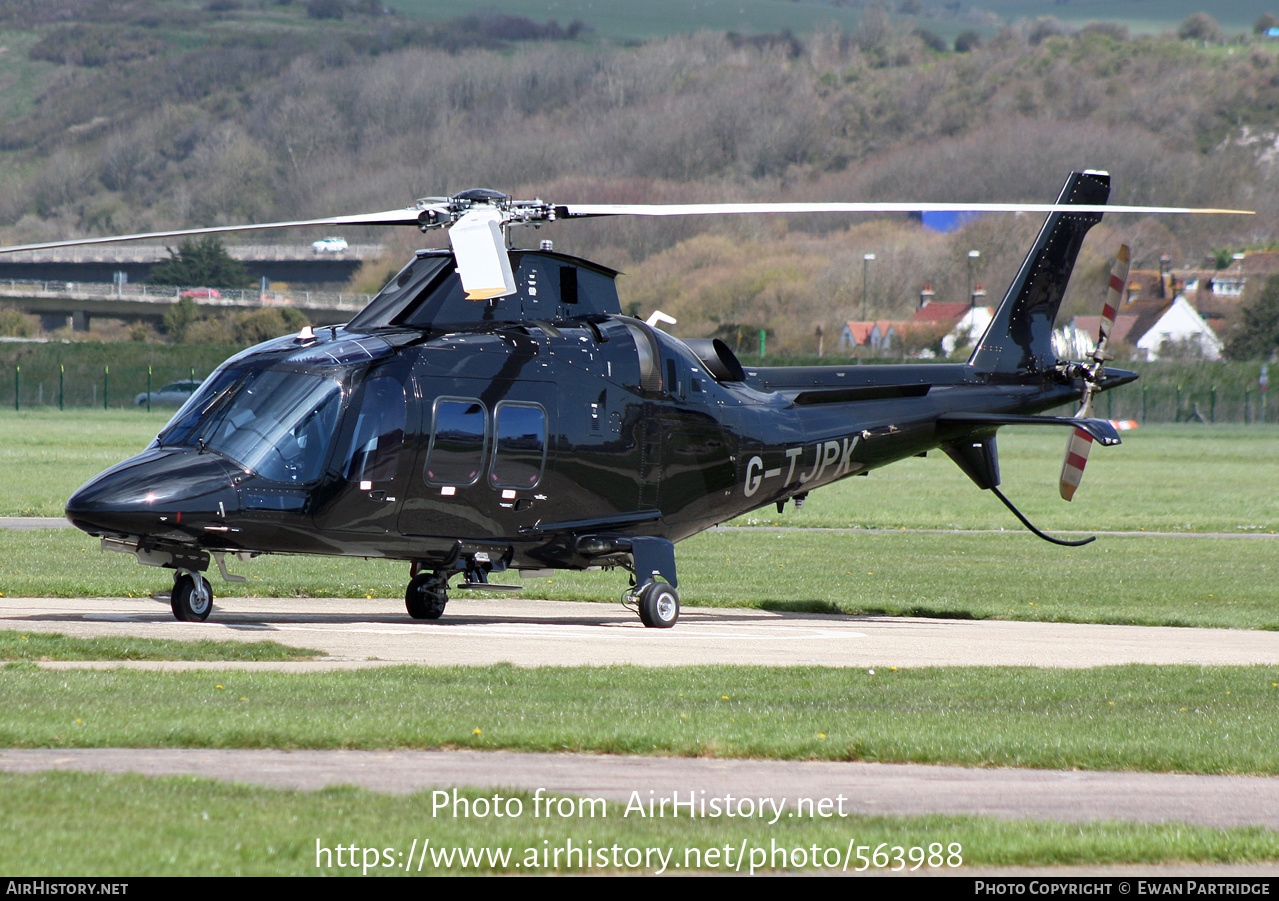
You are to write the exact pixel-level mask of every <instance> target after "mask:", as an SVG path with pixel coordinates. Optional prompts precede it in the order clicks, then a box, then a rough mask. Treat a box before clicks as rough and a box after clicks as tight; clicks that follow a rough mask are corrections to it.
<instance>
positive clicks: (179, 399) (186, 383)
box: [133, 379, 202, 407]
mask: <svg viewBox="0 0 1279 901" xmlns="http://www.w3.org/2000/svg"><path fill="white" fill-rule="evenodd" d="M201 381H202V380H201V379H182V380H181V381H177V382H169V384H167V385H165V386H164V387H163V388H157V389H156V390H154V391H152V392H151V406H153V407H154V406H163V405H167V406H174V407H180V406H182V405H183V404H184V403H186V402H187V400H188V399H189V398H190V397H191V395H192V394H194V393H195V392H196V389H197V388H199V387H200V384H201ZM133 403H134V404H135V405H136V406H139V407H145V406H146V405H147V393H146V392H145V391H143V392H142V393H141V394H139V395H138V396H137V397H135V398H134V399H133Z"/></svg>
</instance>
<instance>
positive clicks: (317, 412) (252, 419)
mask: <svg viewBox="0 0 1279 901" xmlns="http://www.w3.org/2000/svg"><path fill="white" fill-rule="evenodd" d="M341 401H342V385H341V384H340V383H339V382H337V381H335V380H333V379H329V378H321V377H319V376H314V375H306V374H303V373H297V372H277V371H273V370H269V369H268V370H258V371H254V372H245V371H242V370H234V369H228V370H225V371H223V372H221V373H219V374H218V376H217V377H216V378H215V379H212V380H210V383H209V384H206V385H205V386H204V387H202V388H201V391H200V394H199V395H198V397H197V398H193V402H192V403H190V404H188V405H187V406H186V407H184V408H183V409H182V411H180V415H179V416H175V417H174V420H173V422H171V423H170V424H169V426H168V427H167V428H166V429H165V430H164V431H163V432H161V433H160V435H159V437H158V438H157V442H158V443H159V444H160V445H161V446H165V447H196V448H200V449H203V450H211V451H217V452H218V453H221V454H225V455H226V456H228V457H230V458H231V459H232V460H235V461H236V462H237V463H239V464H240V465H242V466H244V467H245V468H246V469H248V470H251V471H252V472H254V473H257V474H258V475H259V476H261V477H262V478H264V479H270V480H272V481H276V482H289V483H292V484H305V483H308V482H313V481H315V480H316V479H318V478H319V477H320V473H321V472H322V471H323V468H324V463H325V460H326V458H327V457H328V450H329V443H330V441H331V440H332V437H333V434H334V431H335V429H334V426H335V424H336V422H337V416H338V408H339V407H340V406H341Z"/></svg>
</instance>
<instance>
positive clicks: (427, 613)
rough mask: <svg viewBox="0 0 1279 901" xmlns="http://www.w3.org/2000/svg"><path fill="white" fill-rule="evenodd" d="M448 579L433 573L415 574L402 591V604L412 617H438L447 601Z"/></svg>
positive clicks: (442, 612)
mask: <svg viewBox="0 0 1279 901" xmlns="http://www.w3.org/2000/svg"><path fill="white" fill-rule="evenodd" d="M448 584H449V583H448V580H447V579H443V578H441V577H440V576H438V575H436V574H435V573H422V574H421V575H418V576H415V577H414V578H413V581H412V582H410V583H409V587H408V590H407V591H406V592H404V606H405V608H406V609H407V610H408V611H409V616H411V617H413V618H414V619H439V618H440V617H441V616H443V615H444V605H445V604H447V603H448V602H449V592H448Z"/></svg>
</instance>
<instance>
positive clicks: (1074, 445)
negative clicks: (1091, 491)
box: [1061, 429, 1092, 500]
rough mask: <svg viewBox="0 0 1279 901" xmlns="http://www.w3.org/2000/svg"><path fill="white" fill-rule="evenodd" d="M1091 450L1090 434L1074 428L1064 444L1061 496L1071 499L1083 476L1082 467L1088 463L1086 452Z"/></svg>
mask: <svg viewBox="0 0 1279 901" xmlns="http://www.w3.org/2000/svg"><path fill="white" fill-rule="evenodd" d="M1090 450H1092V435H1089V434H1088V433H1087V432H1085V431H1084V430H1083V429H1075V430H1074V431H1072V432H1071V433H1070V441H1069V442H1068V443H1067V444H1066V459H1065V460H1064V461H1062V464H1061V496H1062V498H1063V499H1064V500H1071V499H1072V498H1074V496H1075V491H1076V490H1077V489H1078V488H1079V482H1080V480H1082V479H1083V477H1084V467H1085V466H1087V465H1088V452H1089V451H1090Z"/></svg>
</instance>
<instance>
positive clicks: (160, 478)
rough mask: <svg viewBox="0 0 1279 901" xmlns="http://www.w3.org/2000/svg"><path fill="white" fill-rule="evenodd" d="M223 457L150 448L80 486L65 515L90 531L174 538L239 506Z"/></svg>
mask: <svg viewBox="0 0 1279 901" xmlns="http://www.w3.org/2000/svg"><path fill="white" fill-rule="evenodd" d="M239 472H240V470H239V469H237V468H236V467H235V466H234V465H233V464H231V463H230V462H228V461H227V460H225V459H223V458H221V457H218V456H215V455H212V454H201V453H199V452H198V451H194V450H164V449H157V450H149V451H144V452H143V453H141V454H138V455H137V456H136V457H132V458H130V459H128V460H125V461H124V462H123V463H120V464H118V465H116V466H113V467H111V468H110V469H108V470H106V471H105V472H103V473H100V474H99V475H97V476H95V477H94V478H92V479H90V480H89V481H88V482H86V483H85V484H84V485H82V486H81V487H80V488H79V490H77V491H76V493H75V494H73V495H71V499H70V500H68V501H67V507H66V514H67V519H69V520H70V521H71V524H72V525H74V526H75V527H76V528H78V529H81V530H83V531H85V532H88V533H89V534H91V535H124V536H154V537H173V538H178V537H182V536H188V540H189V535H190V532H191V531H192V530H193V529H197V528H202V527H203V526H205V525H207V524H208V523H210V522H216V521H221V520H222V519H224V518H225V517H226V516H227V514H230V513H234V512H235V511H236V510H237V509H238V508H239V501H238V499H237V493H236V490H235V482H234V478H235V476H236V474H237V473H239Z"/></svg>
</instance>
